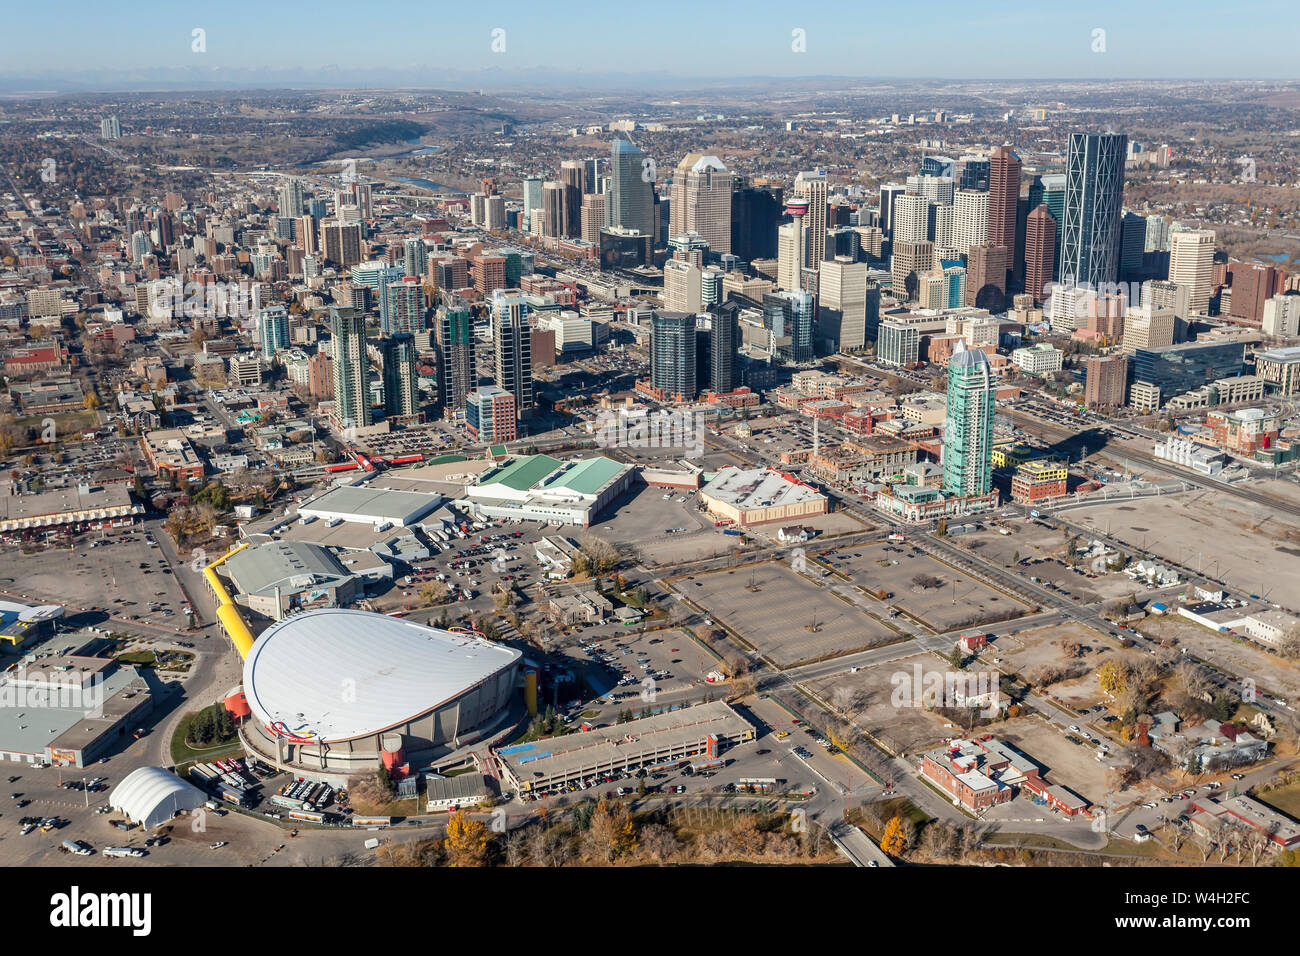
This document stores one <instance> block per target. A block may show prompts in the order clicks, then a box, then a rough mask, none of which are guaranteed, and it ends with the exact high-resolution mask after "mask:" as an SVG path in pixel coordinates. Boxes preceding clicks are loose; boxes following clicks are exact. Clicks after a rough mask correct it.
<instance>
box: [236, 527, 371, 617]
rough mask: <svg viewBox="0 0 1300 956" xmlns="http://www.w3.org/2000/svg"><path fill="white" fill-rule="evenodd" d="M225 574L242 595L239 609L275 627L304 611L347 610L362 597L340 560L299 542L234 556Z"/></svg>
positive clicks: (273, 544)
mask: <svg viewBox="0 0 1300 956" xmlns="http://www.w3.org/2000/svg"><path fill="white" fill-rule="evenodd" d="M375 560H376V561H378V562H379V563H380V564H383V563H384V562H383V561H382V560H381V559H379V558H378V557H376V558H375ZM225 570H226V573H227V574H228V575H229V576H230V580H231V583H232V584H234V586H235V589H236V591H237V592H238V593H237V595H236V598H235V600H236V601H237V603H239V604H242V605H244V606H245V607H247V608H248V609H249V610H250V611H254V612H256V613H257V614H260V615H262V616H263V617H266V618H270V619H271V620H273V621H278V620H280V619H281V618H283V617H284V616H285V615H286V614H289V613H291V612H293V611H296V610H300V609H302V608H307V607H341V606H346V605H348V604H351V603H352V602H353V601H354V600H355V599H356V598H357V597H359V596H360V595H361V594H362V593H364V586H363V585H362V584H361V583H360V582H359V581H358V578H357V576H356V575H355V574H353V573H351V572H350V571H349V570H348V569H347V568H345V567H344V566H343V565H342V564H341V563H340V562H339V560H338V558H336V557H335V556H334V555H332V554H330V552H329V551H327V550H326V549H324V548H322V547H320V546H319V545H315V544H306V543H304V542H300V541H268V542H266V543H265V544H255V545H251V546H250V547H247V548H244V549H243V550H242V551H240V552H239V553H238V554H234V555H232V556H231V557H230V558H229V559H228V560H227V561H226V565H225Z"/></svg>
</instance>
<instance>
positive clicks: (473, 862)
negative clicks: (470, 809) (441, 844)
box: [446, 810, 488, 866]
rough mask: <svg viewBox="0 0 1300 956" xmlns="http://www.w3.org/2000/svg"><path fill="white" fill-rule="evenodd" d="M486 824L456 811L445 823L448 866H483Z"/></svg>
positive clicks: (486, 840)
mask: <svg viewBox="0 0 1300 956" xmlns="http://www.w3.org/2000/svg"><path fill="white" fill-rule="evenodd" d="M487 844H488V830H487V826H486V825H484V824H483V823H482V822H481V821H479V820H472V819H470V817H469V815H468V814H466V813H464V812H462V811H459V810H458V811H456V812H454V813H452V815H451V820H450V821H448V823H447V843H446V848H447V863H448V865H449V866H484V865H485V864H486V863H487Z"/></svg>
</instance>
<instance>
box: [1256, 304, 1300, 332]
mask: <svg viewBox="0 0 1300 956" xmlns="http://www.w3.org/2000/svg"><path fill="white" fill-rule="evenodd" d="M1261 331H1262V332H1263V333H1264V334H1265V335H1269V336H1272V337H1273V338H1278V339H1292V338H1295V337H1296V336H1297V335H1300V295H1275V296H1273V298H1271V299H1269V300H1268V301H1267V302H1265V303H1264V322H1263V326H1262V328H1261Z"/></svg>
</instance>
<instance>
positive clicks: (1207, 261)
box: [1169, 229, 1214, 315]
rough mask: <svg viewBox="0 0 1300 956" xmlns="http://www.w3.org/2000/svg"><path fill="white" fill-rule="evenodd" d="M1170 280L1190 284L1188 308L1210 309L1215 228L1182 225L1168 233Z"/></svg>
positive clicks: (1204, 310)
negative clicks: (1188, 227)
mask: <svg viewBox="0 0 1300 956" xmlns="http://www.w3.org/2000/svg"><path fill="white" fill-rule="evenodd" d="M1169 281H1170V282H1176V283H1178V284H1179V285H1181V286H1185V287H1186V288H1187V308H1188V309H1189V310H1190V311H1191V312H1193V313H1195V314H1197V315H1205V314H1206V313H1208V312H1209V311H1210V287H1211V286H1213V285H1214V231H1213V230H1212V229H1180V230H1178V231H1176V232H1171V233H1170V234H1169Z"/></svg>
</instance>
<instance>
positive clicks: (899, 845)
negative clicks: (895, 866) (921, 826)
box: [880, 816, 907, 856]
mask: <svg viewBox="0 0 1300 956" xmlns="http://www.w3.org/2000/svg"><path fill="white" fill-rule="evenodd" d="M880 848H881V849H882V850H884V851H885V852H886V853H888V854H889V855H890V856H898V855H899V854H900V853H902V852H903V851H904V850H906V849H907V834H906V833H905V832H904V830H903V821H902V819H901V818H900V817H897V816H894V817H890V819H889V822H888V823H887V824H885V835H884V836H883V837H881V838H880Z"/></svg>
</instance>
